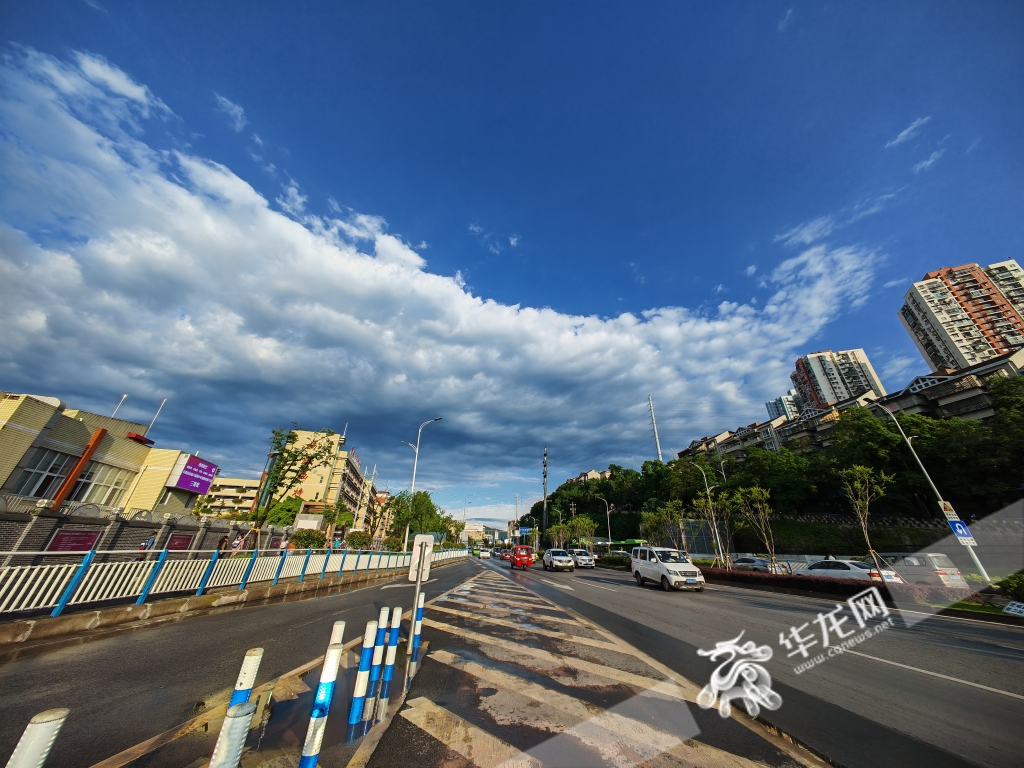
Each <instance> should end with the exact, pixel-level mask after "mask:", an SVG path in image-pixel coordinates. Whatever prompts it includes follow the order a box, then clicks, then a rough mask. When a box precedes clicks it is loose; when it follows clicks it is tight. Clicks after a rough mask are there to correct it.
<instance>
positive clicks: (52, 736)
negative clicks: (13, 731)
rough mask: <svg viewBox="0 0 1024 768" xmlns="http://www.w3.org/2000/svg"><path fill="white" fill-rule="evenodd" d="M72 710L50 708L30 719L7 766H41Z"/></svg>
mask: <svg viewBox="0 0 1024 768" xmlns="http://www.w3.org/2000/svg"><path fill="white" fill-rule="evenodd" d="M70 711H71V710H68V709H63V708H62V709H48V710H46V711H45V712H40V713H39V714H38V715H36V716H35V717H33V718H32V719H31V720H29V721H28V725H27V726H25V732H24V733H23V734H22V735H21V739H20V740H19V741H18V746H16V747H15V748H14V754H12V755H11V759H10V761H8V763H7V768H41V766H42V765H43V763H45V762H46V758H47V756H48V755H49V754H50V750H51V749H52V748H53V742H54V741H56V740H57V734H58V733H60V729H61V727H62V726H63V725H64V721H65V720H67V717H68V713H69V712H70Z"/></svg>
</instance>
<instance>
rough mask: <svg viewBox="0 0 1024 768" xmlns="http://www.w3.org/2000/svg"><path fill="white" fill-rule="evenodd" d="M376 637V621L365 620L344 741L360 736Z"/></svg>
mask: <svg viewBox="0 0 1024 768" xmlns="http://www.w3.org/2000/svg"><path fill="white" fill-rule="evenodd" d="M376 639H377V622H376V621H368V622H366V632H365V633H364V634H363V650H362V653H360V655H359V669H358V670H357V671H356V685H355V689H354V690H353V691H352V708H351V709H350V710H349V712H348V731H347V733H346V735H345V739H346V741H352V740H353V739H355V738H357V737H359V736H362V723H363V704H364V703H365V702H366V684H367V683H368V682H369V679H370V663H371V662H372V660H373V644H374V641H375V640H376Z"/></svg>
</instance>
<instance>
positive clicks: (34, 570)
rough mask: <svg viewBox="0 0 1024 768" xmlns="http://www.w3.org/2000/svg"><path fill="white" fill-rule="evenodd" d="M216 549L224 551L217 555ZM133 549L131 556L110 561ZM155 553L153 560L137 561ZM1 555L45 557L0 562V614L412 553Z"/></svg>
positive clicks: (444, 556) (376, 569)
mask: <svg viewBox="0 0 1024 768" xmlns="http://www.w3.org/2000/svg"><path fill="white" fill-rule="evenodd" d="M222 554H226V556H223V557H222ZM112 555H115V556H118V557H122V556H125V555H133V556H134V557H135V558H137V559H134V560H131V561H125V560H117V559H115V560H111V561H109V562H96V561H97V560H104V559H109V557H110V556H112ZM152 555H157V556H156V558H155V559H138V558H142V557H150V556H152ZM465 555H466V550H465V549H448V550H441V551H435V552H434V557H433V561H434V562H444V561H446V560H452V559H455V558H458V557H464V556H465ZM7 556H13V557H15V558H26V557H29V558H31V559H32V560H39V559H43V560H44V561H45V560H47V559H49V560H50V562H43V563H40V564H32V565H8V566H5V567H2V568H0V615H3V614H10V613H14V612H19V611H38V610H42V609H47V608H52V609H53V611H52V613H51V614H50V615H51V616H59V615H60V614H61V612H62V611H63V610H64V608H65V607H66V606H68V605H86V604H88V603H101V602H106V601H110V600H124V599H126V598H133V597H135V598H137V600H136V604H137V605H142V604H143V603H145V602H146V600H147V599H148V598H149V597H150V596H151V595H167V594H172V593H181V592H195V594H196V595H201V594H203V592H204V591H206V590H208V589H212V588H215V587H230V586H235V585H237V586H238V589H240V590H242V589H245V587H246V585H247V584H250V583H260V582H268V581H269V582H272V583H273V584H277V583H278V581H279V580H280V579H289V578H294V577H298V579H299V581H303V580H304V579H305V578H306V577H307V576H317V577H318V579H322V578H324V576H326V575H331V576H340V575H341V574H342V573H355V572H360V573H380V572H381V571H384V572H385V573H386V572H389V571H401V570H405V569H407V568H408V567H409V564H410V561H411V560H412V554H411V553H408V552H407V553H404V554H403V553H401V552H383V551H377V550H337V549H317V550H314V549H307V550H290V551H289V550H281V549H266V550H251V551H245V552H229V553H222V552H220V551H219V550H201V551H196V550H189V551H168V550H166V549H164V550H162V551H160V552H152V551H149V552H131V551H128V552H126V551H124V550H104V551H96V550H90V551H88V552H0V560H4V559H6V557H7Z"/></svg>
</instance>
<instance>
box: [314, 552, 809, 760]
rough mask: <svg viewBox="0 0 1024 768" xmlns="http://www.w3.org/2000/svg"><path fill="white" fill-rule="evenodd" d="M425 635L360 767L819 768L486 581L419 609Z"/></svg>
mask: <svg viewBox="0 0 1024 768" xmlns="http://www.w3.org/2000/svg"><path fill="white" fill-rule="evenodd" d="M423 633H424V637H425V638H428V639H429V640H430V642H431V651H430V652H429V653H428V654H427V656H426V658H425V659H424V660H423V662H422V665H421V668H420V671H419V673H418V675H417V677H416V678H415V680H414V681H413V685H412V689H411V691H410V692H409V694H408V698H407V700H406V702H405V703H404V705H403V706H402V708H401V710H400V711H399V713H398V715H397V716H396V717H394V719H393V721H392V723H391V724H390V726H389V727H388V729H387V731H386V732H385V733H384V734H383V735H382V736H381V738H380V742H379V744H378V746H377V748H376V750H375V751H374V753H373V755H372V757H370V759H369V761H368V763H367V766H368V768H408V766H422V767H423V768H428V767H431V766H445V768H469V766H477V767H478V768H498V767H499V766H500V768H513V766H515V767H520V766H522V768H527V767H530V768H533V767H537V768H539V767H540V766H549V767H550V768H570V767H572V768H575V767H576V766H586V767H588V768H589V767H590V766H594V767H595V768H596V767H597V766H616V767H617V768H632V766H640V765H643V766H652V767H653V766H666V767H667V766H707V767H709V768H710V767H711V766H754V765H761V766H794V765H805V766H819V765H823V763H822V762H820V761H819V760H818V759H817V758H815V757H814V756H812V755H811V754H810V753H807V752H804V751H803V750H801V749H799V748H796V747H794V746H793V745H791V744H788V743H786V742H785V741H783V740H782V739H780V738H778V737H776V736H774V735H773V734H771V733H769V732H768V731H766V730H764V729H763V728H762V727H761V726H760V725H758V724H757V723H754V722H753V721H751V720H750V719H749V718H746V717H745V715H744V716H740V717H734V718H726V719H723V718H721V717H720V716H719V714H718V712H717V711H715V710H710V711H709V710H703V709H701V708H699V707H698V706H697V705H696V703H695V701H696V696H697V693H698V692H699V689H700V686H698V685H695V684H694V683H692V682H690V681H689V680H686V679H685V678H682V677H681V676H679V675H678V674H676V673H673V672H672V671H671V670H669V669H668V668H667V667H665V666H664V665H662V664H660V663H659V662H657V661H655V660H654V659H652V658H650V657H649V656H647V655H645V654H644V653H642V652H641V651H639V650H638V649H636V648H635V647H633V646H631V645H629V644H627V643H625V642H623V641H622V640H620V639H619V638H618V637H616V636H615V635H612V634H611V633H609V632H606V631H605V630H603V629H602V628H601V627H599V626H597V625H596V624H593V623H592V622H590V621H589V620H587V619H585V618H583V617H582V616H579V615H577V614H575V613H574V612H571V611H569V610H566V609H564V608H562V607H560V606H558V605H556V604H555V603H552V602H550V601H548V600H546V599H544V598H541V597H539V596H538V595H536V594H535V593H533V592H530V591H528V590H527V589H524V588H523V587H521V586H519V585H518V584H516V583H514V582H513V581H511V580H510V579H508V578H506V577H505V576H503V575H500V574H498V573H495V572H494V571H492V570H490V569H487V570H485V571H483V572H481V573H479V574H477V575H476V576H474V577H472V578H471V579H469V580H467V581H466V582H465V583H464V584H462V585H461V586H459V587H456V588H455V589H454V590H452V591H450V592H449V593H447V594H445V595H442V596H440V597H439V598H438V599H437V600H435V601H433V602H432V603H431V604H429V605H428V607H427V611H426V613H425V616H424V621H423ZM323 764H324V765H325V766H327V763H323Z"/></svg>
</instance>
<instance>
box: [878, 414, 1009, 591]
mask: <svg viewBox="0 0 1024 768" xmlns="http://www.w3.org/2000/svg"><path fill="white" fill-rule="evenodd" d="M879 407H880V408H881V409H882V410H883V411H885V412H886V413H887V414H889V418H891V419H892V420H893V423H895V424H896V429H898V430H899V431H900V434H901V435H903V439H904V440H905V441H906V443H907V447H908V448H909V449H910V452H911V453H912V454H913V455H914V461H916V462H917V466H919V467H920V468H921V473H922V474H923V475H924V478H925V480H927V481H928V485H930V486H931V487H932V491H933V492H934V493H935V498H936V499H938V501H939V506H940V507H941V506H942V502H943V501H944V499H943V498H942V494H941V493H939V489H938V488H936V487H935V483H933V482H932V478H931V475H929V474H928V470H927V469H925V468H924V464H923V463H922V462H921V457H920V456H918V455H917V451H915V450H914V444H913V443H911V442H910V441H911V440H913V439H914V438H912V437H907V433H906V432H904V431H903V425H902V424H900V422H899V419H897V418H896V414H894V413H893V412H892V411H890V410H889V409H888V408H886V407H885V406H884V405H883V406H879ZM966 547H967V552H968V554H970V556H971V560H973V561H974V567H975V568H977V569H978V573H980V574H981V578H983V579H984V580H985V581H987V582H988V583H989V584H991V583H992V579H990V578H989V575H988V572H987V571H986V570H985V566H983V565H982V564H981V560H979V559H978V555H977V554H975V552H974V547H972V546H971V545H970V544H967V545H966Z"/></svg>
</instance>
